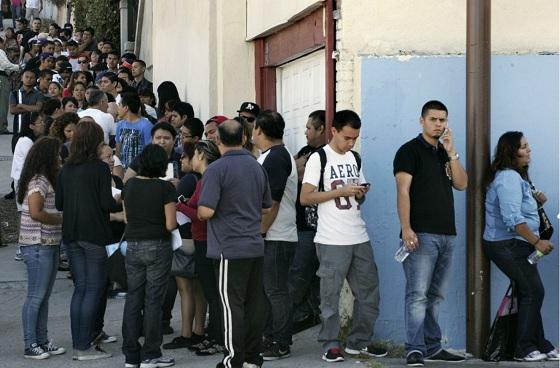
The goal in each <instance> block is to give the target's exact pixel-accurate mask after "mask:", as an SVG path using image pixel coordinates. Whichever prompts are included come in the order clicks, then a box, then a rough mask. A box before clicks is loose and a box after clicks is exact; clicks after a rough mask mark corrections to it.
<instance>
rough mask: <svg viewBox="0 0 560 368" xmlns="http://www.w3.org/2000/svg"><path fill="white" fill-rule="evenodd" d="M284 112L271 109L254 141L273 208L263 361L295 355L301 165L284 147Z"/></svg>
mask: <svg viewBox="0 0 560 368" xmlns="http://www.w3.org/2000/svg"><path fill="white" fill-rule="evenodd" d="M285 126H286V124H285V122H284V119H283V118H282V115H280V114H279V113H277V112H273V111H270V110H267V111H264V112H263V113H261V114H259V116H258V117H257V120H256V121H255V126H254V128H253V140H254V142H255V144H256V145H257V147H258V148H259V149H260V150H261V151H262V154H261V155H260V156H259V158H258V161H259V163H260V164H261V165H262V166H263V167H264V169H265V170H266V173H267V176H268V183H269V185H270V194H271V197H272V208H271V210H270V212H269V213H267V214H264V215H263V217H262V224H261V233H262V236H263V237H264V238H265V242H264V269H265V270H266V271H265V272H264V278H263V285H264V292H265V294H266V298H267V300H268V304H269V308H270V311H269V317H268V320H267V323H266V326H265V329H264V347H263V353H262V354H261V355H262V357H263V360H267V361H268V360H277V359H282V358H287V357H289V356H290V345H291V344H292V313H293V305H292V302H291V300H290V292H289V288H288V275H289V270H290V265H291V264H292V261H293V258H294V253H295V249H296V245H297V241H298V236H297V227H296V198H297V169H296V162H295V160H294V158H293V157H292V154H291V153H290V152H289V151H288V149H287V148H286V147H285V146H284V142H283V141H282V139H283V137H284V127H285Z"/></svg>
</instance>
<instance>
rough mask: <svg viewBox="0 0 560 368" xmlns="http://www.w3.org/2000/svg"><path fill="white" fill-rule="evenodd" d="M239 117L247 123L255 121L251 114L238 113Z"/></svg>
mask: <svg viewBox="0 0 560 368" xmlns="http://www.w3.org/2000/svg"><path fill="white" fill-rule="evenodd" d="M239 117H240V118H243V119H245V120H247V121H248V122H249V123H252V122H254V121H255V118H254V117H252V116H243V115H239Z"/></svg>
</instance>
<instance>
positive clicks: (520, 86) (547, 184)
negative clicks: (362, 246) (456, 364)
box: [361, 55, 560, 348]
mask: <svg viewBox="0 0 560 368" xmlns="http://www.w3.org/2000/svg"><path fill="white" fill-rule="evenodd" d="M558 66H559V65H558V56H557V55H543V56H494V57H493V59H492V147H494V145H495V142H496V141H497V139H498V137H499V136H500V135H501V134H502V133H503V132H505V131H507V130H521V131H523V132H525V135H526V137H527V138H528V140H529V143H530V145H531V146H532V148H533V153H532V160H533V163H532V166H531V175H532V178H533V180H534V182H535V183H536V184H538V187H539V189H541V190H543V191H544V192H545V193H546V194H547V195H548V198H549V202H548V203H547V206H546V210H547V212H548V213H549V214H550V215H554V216H555V215H556V214H557V213H558V185H559V183H558V176H559V174H558V159H559V151H558V146H559V144H558V137H559V132H558V121H559V116H558ZM465 74H466V61H465V58H464V57H459V56H457V57H421V58H412V59H410V60H408V61H399V60H398V59H396V58H366V57H364V58H363V59H362V81H361V83H362V120H363V127H362V132H361V137H362V141H361V152H362V156H363V162H364V164H363V167H364V170H365V175H366V177H367V178H368V181H371V182H372V183H373V191H372V192H371V193H370V195H369V198H368V201H367V202H366V204H365V205H364V207H363V215H364V218H366V221H367V224H368V229H369V233H370V236H371V237H372V241H373V244H374V249H375V256H376V261H377V265H378V269H379V274H380V283H381V315H380V317H379V320H378V323H377V325H376V336H377V337H379V338H384V339H390V340H394V341H396V342H402V341H403V340H404V276H403V271H402V267H401V265H400V264H398V263H397V262H396V261H394V260H393V254H394V252H395V250H396V248H397V246H398V235H399V222H398V216H397V212H396V191H395V182H394V178H393V173H392V167H393V166H392V162H393V158H394V154H395V152H396V150H397V149H398V148H399V147H400V146H401V145H402V144H403V143H404V142H406V141H408V140H409V139H411V138H412V137H414V136H416V135H417V134H418V133H419V132H420V125H419V122H418V118H419V116H420V109H421V107H422V105H423V104H424V103H425V102H426V101H428V100H430V99H439V100H441V101H443V102H444V103H445V104H446V105H447V107H448V109H449V124H450V126H451V127H452V128H453V131H454V136H455V144H456V148H457V150H458V152H459V153H460V155H461V158H462V161H463V163H464V164H465V156H466V150H465V143H466V135H465V133H466V128H465V127H466V121H465V119H466V117H465V116H466V113H465V103H466V94H465V91H466V85H465ZM434 200H437V198H434ZM465 200H466V195H465V192H457V191H455V211H456V219H457V243H456V251H455V258H454V265H453V274H452V278H451V283H450V287H449V291H448V294H447V299H446V301H445V302H444V304H443V306H442V308H441V311H440V324H441V326H442V332H443V336H444V344H445V345H446V346H449V347H453V348H465V344H466V299H465V290H466V279H465V275H466V274H465V272H466V246H467V245H466V240H465V238H466V236H465V231H466V220H465V216H466V207H465ZM557 228H558V226H557ZM554 243H555V244H557V245H558V232H556V234H555V238H554ZM559 251H560V247H559V249H558V250H557V251H556V253H555V254H554V255H552V256H550V257H546V258H545V259H544V260H542V261H541V264H540V266H539V267H540V271H541V275H542V278H543V281H544V283H545V287H546V290H547V296H546V298H545V305H544V306H543V310H542V313H543V319H544V320H545V333H546V335H547V337H548V338H549V339H550V340H551V341H552V342H553V343H554V344H557V343H558V254H559ZM506 284H507V281H506V280H505V278H504V277H503V275H502V274H501V272H500V271H499V270H496V269H493V270H492V314H494V313H495V310H496V308H497V305H496V304H497V303H498V301H499V299H500V298H501V296H502V294H503V292H504V291H505V287H506Z"/></svg>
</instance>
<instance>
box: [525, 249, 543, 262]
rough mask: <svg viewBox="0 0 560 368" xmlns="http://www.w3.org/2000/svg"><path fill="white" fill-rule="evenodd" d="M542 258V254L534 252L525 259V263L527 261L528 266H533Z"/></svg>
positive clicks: (537, 251)
mask: <svg viewBox="0 0 560 368" xmlns="http://www.w3.org/2000/svg"><path fill="white" fill-rule="evenodd" d="M542 257H544V253H543V252H541V251H540V250H535V251H534V252H533V253H531V254H530V255H529V257H527V261H528V262H529V263H530V264H535V263H537V262H538V261H540V259H541V258H542Z"/></svg>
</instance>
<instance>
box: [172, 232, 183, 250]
mask: <svg viewBox="0 0 560 368" xmlns="http://www.w3.org/2000/svg"><path fill="white" fill-rule="evenodd" d="M181 245H183V240H182V239H181V234H179V229H175V230H173V231H172V232H171V247H172V248H173V250H177V249H179V248H180V247H181Z"/></svg>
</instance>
